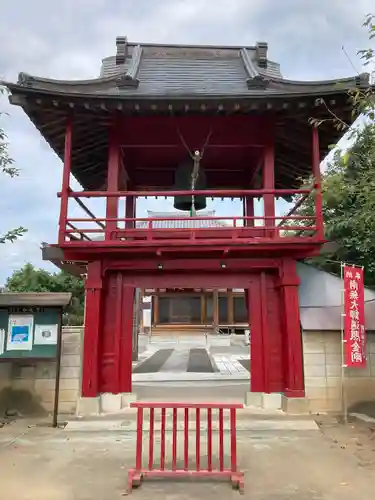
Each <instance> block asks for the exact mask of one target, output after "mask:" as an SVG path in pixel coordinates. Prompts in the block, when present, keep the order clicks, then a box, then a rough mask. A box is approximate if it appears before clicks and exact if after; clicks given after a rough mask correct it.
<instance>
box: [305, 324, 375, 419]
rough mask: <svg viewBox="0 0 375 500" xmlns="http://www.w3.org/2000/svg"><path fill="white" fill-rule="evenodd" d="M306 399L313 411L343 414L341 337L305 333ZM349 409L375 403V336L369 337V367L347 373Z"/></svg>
mask: <svg viewBox="0 0 375 500" xmlns="http://www.w3.org/2000/svg"><path fill="white" fill-rule="evenodd" d="M303 347H304V364H305V386H306V396H307V398H308V399H309V406H310V411H311V412H312V413H317V412H340V411H341V409H342V377H341V364H342V363H341V359H342V358H341V334H340V332H304V334H303ZM345 387H346V394H347V402H348V406H349V407H350V406H352V405H354V404H356V403H359V402H362V401H371V400H372V401H374V400H375V333H368V334H367V367H366V368H365V369H360V368H355V369H353V368H351V369H345Z"/></svg>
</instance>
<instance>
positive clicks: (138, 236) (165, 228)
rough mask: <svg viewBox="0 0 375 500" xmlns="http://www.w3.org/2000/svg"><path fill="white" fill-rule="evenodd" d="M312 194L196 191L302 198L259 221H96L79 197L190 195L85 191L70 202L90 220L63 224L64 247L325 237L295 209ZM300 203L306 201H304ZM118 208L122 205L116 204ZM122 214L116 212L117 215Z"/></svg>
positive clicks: (311, 218) (201, 218)
mask: <svg viewBox="0 0 375 500" xmlns="http://www.w3.org/2000/svg"><path fill="white" fill-rule="evenodd" d="M312 192H313V190H312V189H299V190H286V189H281V190H267V189H260V190H240V191H239V190H236V191H231V190H226V191H223V190H204V191H195V194H196V195H199V194H204V195H205V196H207V197H210V196H211V197H214V196H216V197H229V198H236V197H237V198H244V197H249V196H250V197H258V198H259V197H265V196H270V195H272V196H273V197H274V198H276V197H281V196H286V195H291V194H294V195H296V194H297V195H300V200H299V201H297V204H296V205H295V207H294V208H293V209H292V210H290V211H289V213H288V214H287V215H283V216H277V215H274V214H272V215H268V214H264V215H260V216H254V215H249V216H243V217H242V216H240V217H239V216H236V217H220V216H194V217H190V216H189V217H188V216H186V217H181V216H178V215H177V214H176V216H170V217H158V218H142V217H118V216H117V215H116V216H112V217H108V215H107V216H106V217H95V216H94V214H93V212H92V211H91V210H90V209H88V208H87V207H86V205H85V204H84V203H83V202H82V200H81V198H102V197H105V198H106V200H107V201H108V200H111V199H112V200H113V198H117V201H118V199H120V198H121V199H126V200H128V199H134V198H135V197H139V196H142V197H147V196H150V197H155V198H157V197H166V196H174V195H187V194H189V195H190V194H191V191H176V192H174V191H173V192H171V191H165V192H164V191H162V192H149V191H134V192H133V191H128V192H122V191H119V192H117V191H116V192H106V191H98V192H97V191H85V192H72V191H70V192H69V197H70V198H73V199H74V200H76V201H77V203H78V204H79V206H80V207H81V208H82V209H83V210H84V211H85V213H86V214H87V217H70V216H69V217H67V219H65V221H61V225H60V238H59V242H60V243H67V242H74V241H77V240H80V241H81V240H85V244H90V243H92V244H101V242H103V241H105V242H106V243H107V242H112V244H113V243H115V242H117V243H119V242H126V245H127V246H147V245H152V244H160V243H161V240H162V243H163V244H166V245H169V244H171V245H173V244H177V243H178V242H181V240H182V241H185V242H186V241H187V240H189V241H190V242H192V243H194V242H196V243H198V242H199V243H200V244H202V243H203V241H204V242H205V243H207V244H210V243H212V244H218V243H221V242H222V243H224V244H225V243H231V242H241V243H245V244H252V243H254V241H257V242H259V238H262V239H264V240H265V239H279V238H283V239H284V238H287V237H289V238H295V237H301V236H302V237H309V238H311V237H312V236H315V235H317V234H318V235H321V234H322V220H321V218H319V217H317V216H316V215H306V216H305V215H303V216H301V215H294V212H295V211H296V208H299V206H300V205H302V203H304V201H305V200H306V199H307V198H308V197H309V196H310V195H311V193H312ZM301 200H302V201H301ZM117 206H118V203H117ZM115 213H116V214H118V207H117V209H116V210H115Z"/></svg>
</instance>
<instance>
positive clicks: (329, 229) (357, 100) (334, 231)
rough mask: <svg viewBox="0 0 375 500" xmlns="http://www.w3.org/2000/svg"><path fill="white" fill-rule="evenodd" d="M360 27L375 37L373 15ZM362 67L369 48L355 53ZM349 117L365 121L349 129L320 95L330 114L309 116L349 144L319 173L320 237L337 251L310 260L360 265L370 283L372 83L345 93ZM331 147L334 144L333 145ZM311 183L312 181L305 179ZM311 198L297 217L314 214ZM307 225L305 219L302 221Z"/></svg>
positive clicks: (374, 222)
mask: <svg viewBox="0 0 375 500" xmlns="http://www.w3.org/2000/svg"><path fill="white" fill-rule="evenodd" d="M363 26H364V27H365V28H366V29H367V31H368V34H369V41H370V43H372V41H373V40H374V39H375V15H373V14H368V15H367V16H366V17H365V21H364V23H363ZM358 55H359V57H360V59H361V61H362V63H363V64H364V65H365V66H368V65H369V64H370V63H372V62H373V61H374V58H375V52H374V49H372V48H368V49H365V50H360V51H358ZM348 97H349V100H350V102H351V105H352V113H353V117H356V116H358V115H361V116H362V118H363V119H364V121H365V122H366V125H365V127H364V128H358V127H357V128H353V129H352V130H351V131H350V129H349V125H348V124H347V123H345V122H344V121H343V120H342V119H341V118H340V117H339V116H337V115H336V114H334V113H333V112H332V111H331V110H330V108H329V106H328V105H327V104H326V103H325V101H324V99H321V104H322V105H323V106H325V107H326V109H327V111H328V112H329V115H330V117H329V118H327V119H324V120H319V119H310V123H311V124H312V125H314V126H316V127H319V126H320V125H321V124H322V123H323V122H331V124H332V126H334V127H336V128H337V129H338V130H341V131H343V132H346V133H348V138H349V139H350V140H351V141H352V146H351V147H350V148H349V149H348V150H346V151H345V152H344V153H343V152H341V151H337V152H336V154H335V156H334V159H333V161H332V162H331V164H330V165H329V167H328V169H327V171H326V172H324V173H323V174H322V193H323V216H324V223H325V235H326V238H327V239H328V240H330V241H333V242H334V243H336V249H335V250H334V251H332V252H331V253H330V254H328V253H326V254H325V255H322V256H320V257H317V258H314V259H313V262H314V263H315V264H317V265H318V266H320V267H322V268H324V269H325V270H328V271H331V272H335V273H337V274H339V273H340V262H347V263H353V264H357V265H363V266H364V268H365V280H366V283H367V285H375V217H374V214H375V124H374V119H375V95H374V87H373V86H372V85H369V86H368V88H366V89H363V88H362V89H359V88H353V89H351V90H350V91H349V93H348ZM332 147H334V145H332ZM310 185H311V182H310ZM314 213H315V210H314V202H313V198H312V197H310V198H308V199H307V200H306V201H305V203H304V204H303V206H302V207H300V209H299V210H298V215H314ZM305 225H306V223H305Z"/></svg>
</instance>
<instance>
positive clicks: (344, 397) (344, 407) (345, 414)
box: [340, 262, 348, 425]
mask: <svg viewBox="0 0 375 500" xmlns="http://www.w3.org/2000/svg"><path fill="white" fill-rule="evenodd" d="M344 266H345V263H344V262H341V264H340V267H341V282H342V290H341V399H342V413H343V417H344V423H345V425H347V423H348V403H347V394H346V384H345V368H346V365H345V332H344V317H345V306H344V304H345V286H344Z"/></svg>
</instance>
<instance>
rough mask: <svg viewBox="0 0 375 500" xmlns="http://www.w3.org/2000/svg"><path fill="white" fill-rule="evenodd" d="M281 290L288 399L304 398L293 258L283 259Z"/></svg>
mask: <svg viewBox="0 0 375 500" xmlns="http://www.w3.org/2000/svg"><path fill="white" fill-rule="evenodd" d="M279 272H280V290H281V294H282V304H283V307H282V310H283V316H284V318H283V326H284V332H283V333H284V336H283V340H284V347H285V356H284V367H285V381H286V388H285V391H284V394H285V396H287V397H304V396H305V384H304V368H303V347H302V332H301V322H300V310H299V298H298V286H299V277H298V275H297V266H296V261H295V260H294V259H291V258H285V259H282V265H281V267H280V271H279Z"/></svg>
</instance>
